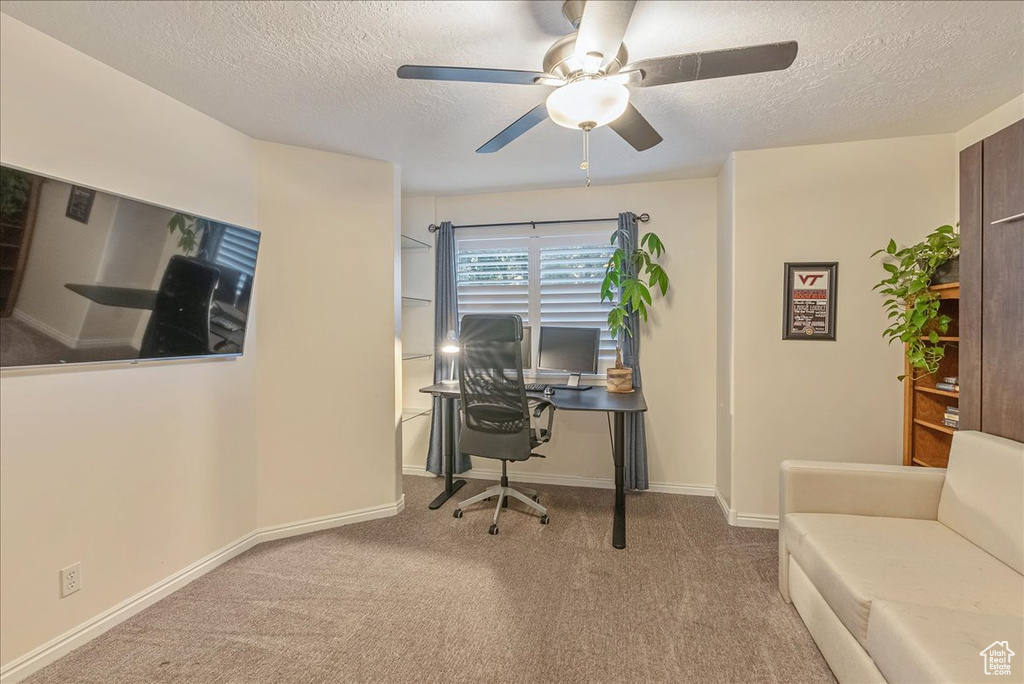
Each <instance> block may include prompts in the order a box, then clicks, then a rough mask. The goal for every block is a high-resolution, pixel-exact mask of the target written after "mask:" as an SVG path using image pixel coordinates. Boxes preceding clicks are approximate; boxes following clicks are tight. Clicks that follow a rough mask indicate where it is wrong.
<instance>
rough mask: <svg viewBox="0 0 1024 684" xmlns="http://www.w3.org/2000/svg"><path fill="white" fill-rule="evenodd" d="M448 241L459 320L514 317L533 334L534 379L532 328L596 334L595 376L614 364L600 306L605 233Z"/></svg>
mask: <svg viewBox="0 0 1024 684" xmlns="http://www.w3.org/2000/svg"><path fill="white" fill-rule="evenodd" d="M527 231H528V232H529V233H532V232H533V231H532V230H529V229H527ZM456 235H457V252H458V253H457V257H456V259H457V261H456V282H457V286H458V298H459V315H460V316H464V315H466V314H469V313H515V314H519V315H520V316H522V317H523V325H529V326H531V327H532V328H533V330H532V333H533V334H532V338H533V340H532V341H533V345H534V346H533V353H532V354H531V356H532V359H533V369H532V370H534V371H536V368H537V352H538V348H537V347H538V344H539V340H540V334H539V332H540V331H539V330H538V329H537V328H538V326H540V325H543V326H566V327H580V328H600V329H601V353H600V356H599V364H598V371H599V372H601V373H604V371H605V370H606V369H607V368H608V367H609V366H610V365H612V364H613V363H614V361H615V341H614V340H613V339H612V337H611V335H610V334H609V333H608V330H607V316H608V310H609V309H610V308H611V303H610V302H602V301H601V281H602V280H603V279H604V269H605V265H606V264H607V263H608V260H609V259H610V258H611V256H612V253H613V252H614V251H615V248H614V247H613V246H612V245H610V244H609V242H608V238H609V235H610V231H602V232H599V233H598V232H594V228H593V227H591V228H590V229H589V230H587V231H572V232H567V233H565V234H560V235H543V236H537V235H524V233H523V232H521V231H518V232H517V233H507V232H506V233H498V232H497V229H488V230H487V232H484V231H472V229H463V230H461V231H459V233H457V234H456ZM492 235H493V237H491V236H492Z"/></svg>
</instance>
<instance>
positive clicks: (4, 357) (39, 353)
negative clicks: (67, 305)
mask: <svg viewBox="0 0 1024 684" xmlns="http://www.w3.org/2000/svg"><path fill="white" fill-rule="evenodd" d="M137 358H139V350H138V349H133V348H132V347H129V346H124V345H122V346H115V347H91V348H85V349H72V348H71V347H68V346H65V345H63V344H61V343H60V342H58V341H57V340H55V339H53V338H51V337H47V336H46V335H44V334H43V333H41V332H39V331H38V330H36V329H35V328H33V327H31V326H30V325H28V324H26V323H24V322H22V321H19V320H17V319H15V318H12V317H10V316H8V317H7V318H0V366H38V365H43V364H53V363H84V362H87V361H110V360H114V359H137Z"/></svg>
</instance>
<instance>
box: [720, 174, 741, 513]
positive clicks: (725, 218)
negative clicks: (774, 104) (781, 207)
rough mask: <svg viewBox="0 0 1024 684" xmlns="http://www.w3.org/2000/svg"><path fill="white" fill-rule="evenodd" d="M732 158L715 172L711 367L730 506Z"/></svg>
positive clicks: (725, 492)
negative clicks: (714, 278)
mask: <svg viewBox="0 0 1024 684" xmlns="http://www.w3.org/2000/svg"><path fill="white" fill-rule="evenodd" d="M735 168H736V167H735V157H734V156H733V155H730V156H729V158H728V159H726V161H725V164H724V165H723V166H722V169H721V171H719V173H718V241H717V243H716V251H715V261H716V263H717V284H718V286H717V293H716V295H717V296H716V297H715V299H716V301H717V304H718V308H717V310H716V325H715V333H716V341H715V343H716V346H715V365H716V368H717V371H718V372H717V378H716V386H715V411H716V413H715V432H716V440H715V443H716V455H715V489H716V491H717V492H718V495H719V496H720V497H722V499H723V500H724V501H725V505H726V506H728V505H730V502H731V501H732V382H733V377H732V360H733V359H732V332H733V328H732V316H733V292H734V290H733V275H734V274H733V263H732V259H733V233H734V225H733V220H734V218H735V212H734V204H735V202H734V200H735V196H734V194H733V193H734V189H735V188H734V183H735Z"/></svg>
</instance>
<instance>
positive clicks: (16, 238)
mask: <svg viewBox="0 0 1024 684" xmlns="http://www.w3.org/2000/svg"><path fill="white" fill-rule="evenodd" d="M30 178H31V183H32V184H31V186H30V187H29V198H28V202H27V203H26V205H25V208H24V209H23V210H22V211H21V214H20V215H19V216H15V217H8V218H7V219H5V220H0V318H6V317H8V316H10V315H11V312H12V311H13V310H14V303H15V301H17V299H18V290H20V289H21V280H22V278H23V277H24V276H25V265H26V264H27V263H28V250H29V246H30V245H31V243H32V230H33V229H34V228H35V225H36V213H37V211H38V209H39V189H40V187H41V185H42V181H43V179H42V178H40V177H38V176H30Z"/></svg>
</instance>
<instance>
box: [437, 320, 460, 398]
mask: <svg viewBox="0 0 1024 684" xmlns="http://www.w3.org/2000/svg"><path fill="white" fill-rule="evenodd" d="M441 353H442V354H448V355H449V356H452V357H453V358H452V363H451V371H450V376H449V378H448V379H447V380H442V381H441V382H443V383H445V384H448V385H450V384H453V383H455V363H456V361H457V360H458V359H457V357H456V356H455V355H456V354H458V353H459V338H458V336H457V335H456V334H455V331H454V330H449V331H448V334H447V335H445V336H444V340H443V341H442V342H441Z"/></svg>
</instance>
